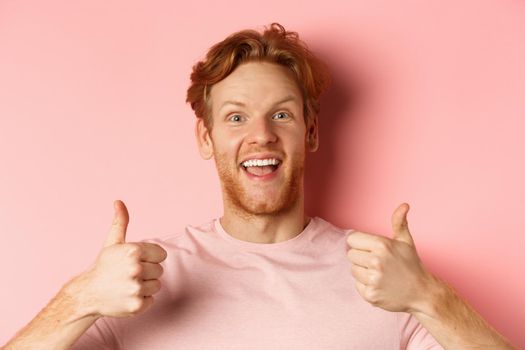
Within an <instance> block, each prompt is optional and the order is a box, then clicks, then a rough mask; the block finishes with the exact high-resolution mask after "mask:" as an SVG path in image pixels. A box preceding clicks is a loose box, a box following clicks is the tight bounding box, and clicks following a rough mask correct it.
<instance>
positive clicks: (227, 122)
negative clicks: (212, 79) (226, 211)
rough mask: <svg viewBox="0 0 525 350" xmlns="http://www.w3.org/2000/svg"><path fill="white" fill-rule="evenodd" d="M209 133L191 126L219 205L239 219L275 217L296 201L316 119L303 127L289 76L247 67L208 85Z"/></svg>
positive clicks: (266, 67)
mask: <svg viewBox="0 0 525 350" xmlns="http://www.w3.org/2000/svg"><path fill="white" fill-rule="evenodd" d="M210 102H211V115H212V119H213V126H212V130H211V131H210V130H208V129H207V128H206V127H205V126H204V123H203V121H202V120H201V119H200V118H199V119H198V121H197V128H196V135H197V140H198V143H199V149H200V152H201V155H202V156H203V157H204V158H211V157H214V159H215V163H216V166H217V171H218V174H219V177H220V180H221V186H222V191H223V197H224V200H225V205H228V206H230V209H232V210H235V211H237V212H238V213H240V214H245V215H276V214H279V213H283V212H286V211H288V210H290V209H291V208H292V207H293V206H294V205H296V204H297V202H298V200H299V199H301V198H302V192H303V177H304V161H305V153H306V150H307V149H309V150H312V151H314V150H315V149H316V148H317V122H316V119H315V120H314V121H313V122H312V123H309V125H305V121H304V116H303V99H302V96H301V92H300V90H299V87H298V86H297V83H296V82H295V80H294V77H293V75H292V73H291V72H290V71H289V70H288V69H287V68H285V67H282V66H280V65H277V64H273V63H267V62H249V63H244V64H242V65H240V66H239V67H237V68H236V69H235V70H234V71H233V72H232V73H231V74H230V75H229V76H227V77H226V78H225V79H223V80H221V81H220V82H218V83H217V84H215V85H213V87H212V88H211V91H210Z"/></svg>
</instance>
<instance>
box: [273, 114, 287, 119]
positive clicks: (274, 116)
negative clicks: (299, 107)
mask: <svg viewBox="0 0 525 350" xmlns="http://www.w3.org/2000/svg"><path fill="white" fill-rule="evenodd" d="M279 115H282V116H283V117H282V118H279V117H276V116H279ZM288 117H289V115H288V113H285V112H279V113H276V114H274V115H273V119H285V118H288Z"/></svg>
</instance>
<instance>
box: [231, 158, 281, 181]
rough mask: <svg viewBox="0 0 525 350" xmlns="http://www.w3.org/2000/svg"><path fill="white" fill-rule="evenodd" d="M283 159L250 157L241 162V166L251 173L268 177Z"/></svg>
mask: <svg viewBox="0 0 525 350" xmlns="http://www.w3.org/2000/svg"><path fill="white" fill-rule="evenodd" d="M280 166H281V161H280V160H279V159H275V158H268V159H249V160H246V161H244V162H242V163H241V168H242V169H243V170H244V171H246V173H248V174H249V175H252V176H256V177H261V178H264V177H268V175H271V174H273V173H275V172H276V171H277V169H278V168H279V167H280Z"/></svg>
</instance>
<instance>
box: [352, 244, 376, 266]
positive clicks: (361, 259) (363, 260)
mask: <svg viewBox="0 0 525 350" xmlns="http://www.w3.org/2000/svg"><path fill="white" fill-rule="evenodd" d="M346 255H347V256H348V259H349V260H350V261H351V262H352V263H353V264H356V265H359V266H361V267H364V268H369V267H370V258H371V257H372V256H373V255H372V254H371V253H370V252H368V251H365V250H359V249H354V248H350V249H349V250H348V253H347V254H346Z"/></svg>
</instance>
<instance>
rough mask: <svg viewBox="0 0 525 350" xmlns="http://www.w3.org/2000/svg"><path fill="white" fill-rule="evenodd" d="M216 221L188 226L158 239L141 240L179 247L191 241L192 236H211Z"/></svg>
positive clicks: (157, 237)
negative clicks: (182, 243)
mask: <svg viewBox="0 0 525 350" xmlns="http://www.w3.org/2000/svg"><path fill="white" fill-rule="evenodd" d="M214 221H215V219H211V220H208V221H206V222H203V223H201V224H197V225H187V226H186V227H185V228H184V229H182V230H179V231H176V232H173V233H169V234H164V235H159V236H156V237H148V238H144V239H142V240H141V242H148V243H156V244H159V245H161V246H168V247H169V246H171V245H178V244H180V243H181V242H184V241H187V240H188V239H191V237H192V236H195V235H199V234H209V233H210V232H212V231H214V229H215V228H214Z"/></svg>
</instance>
